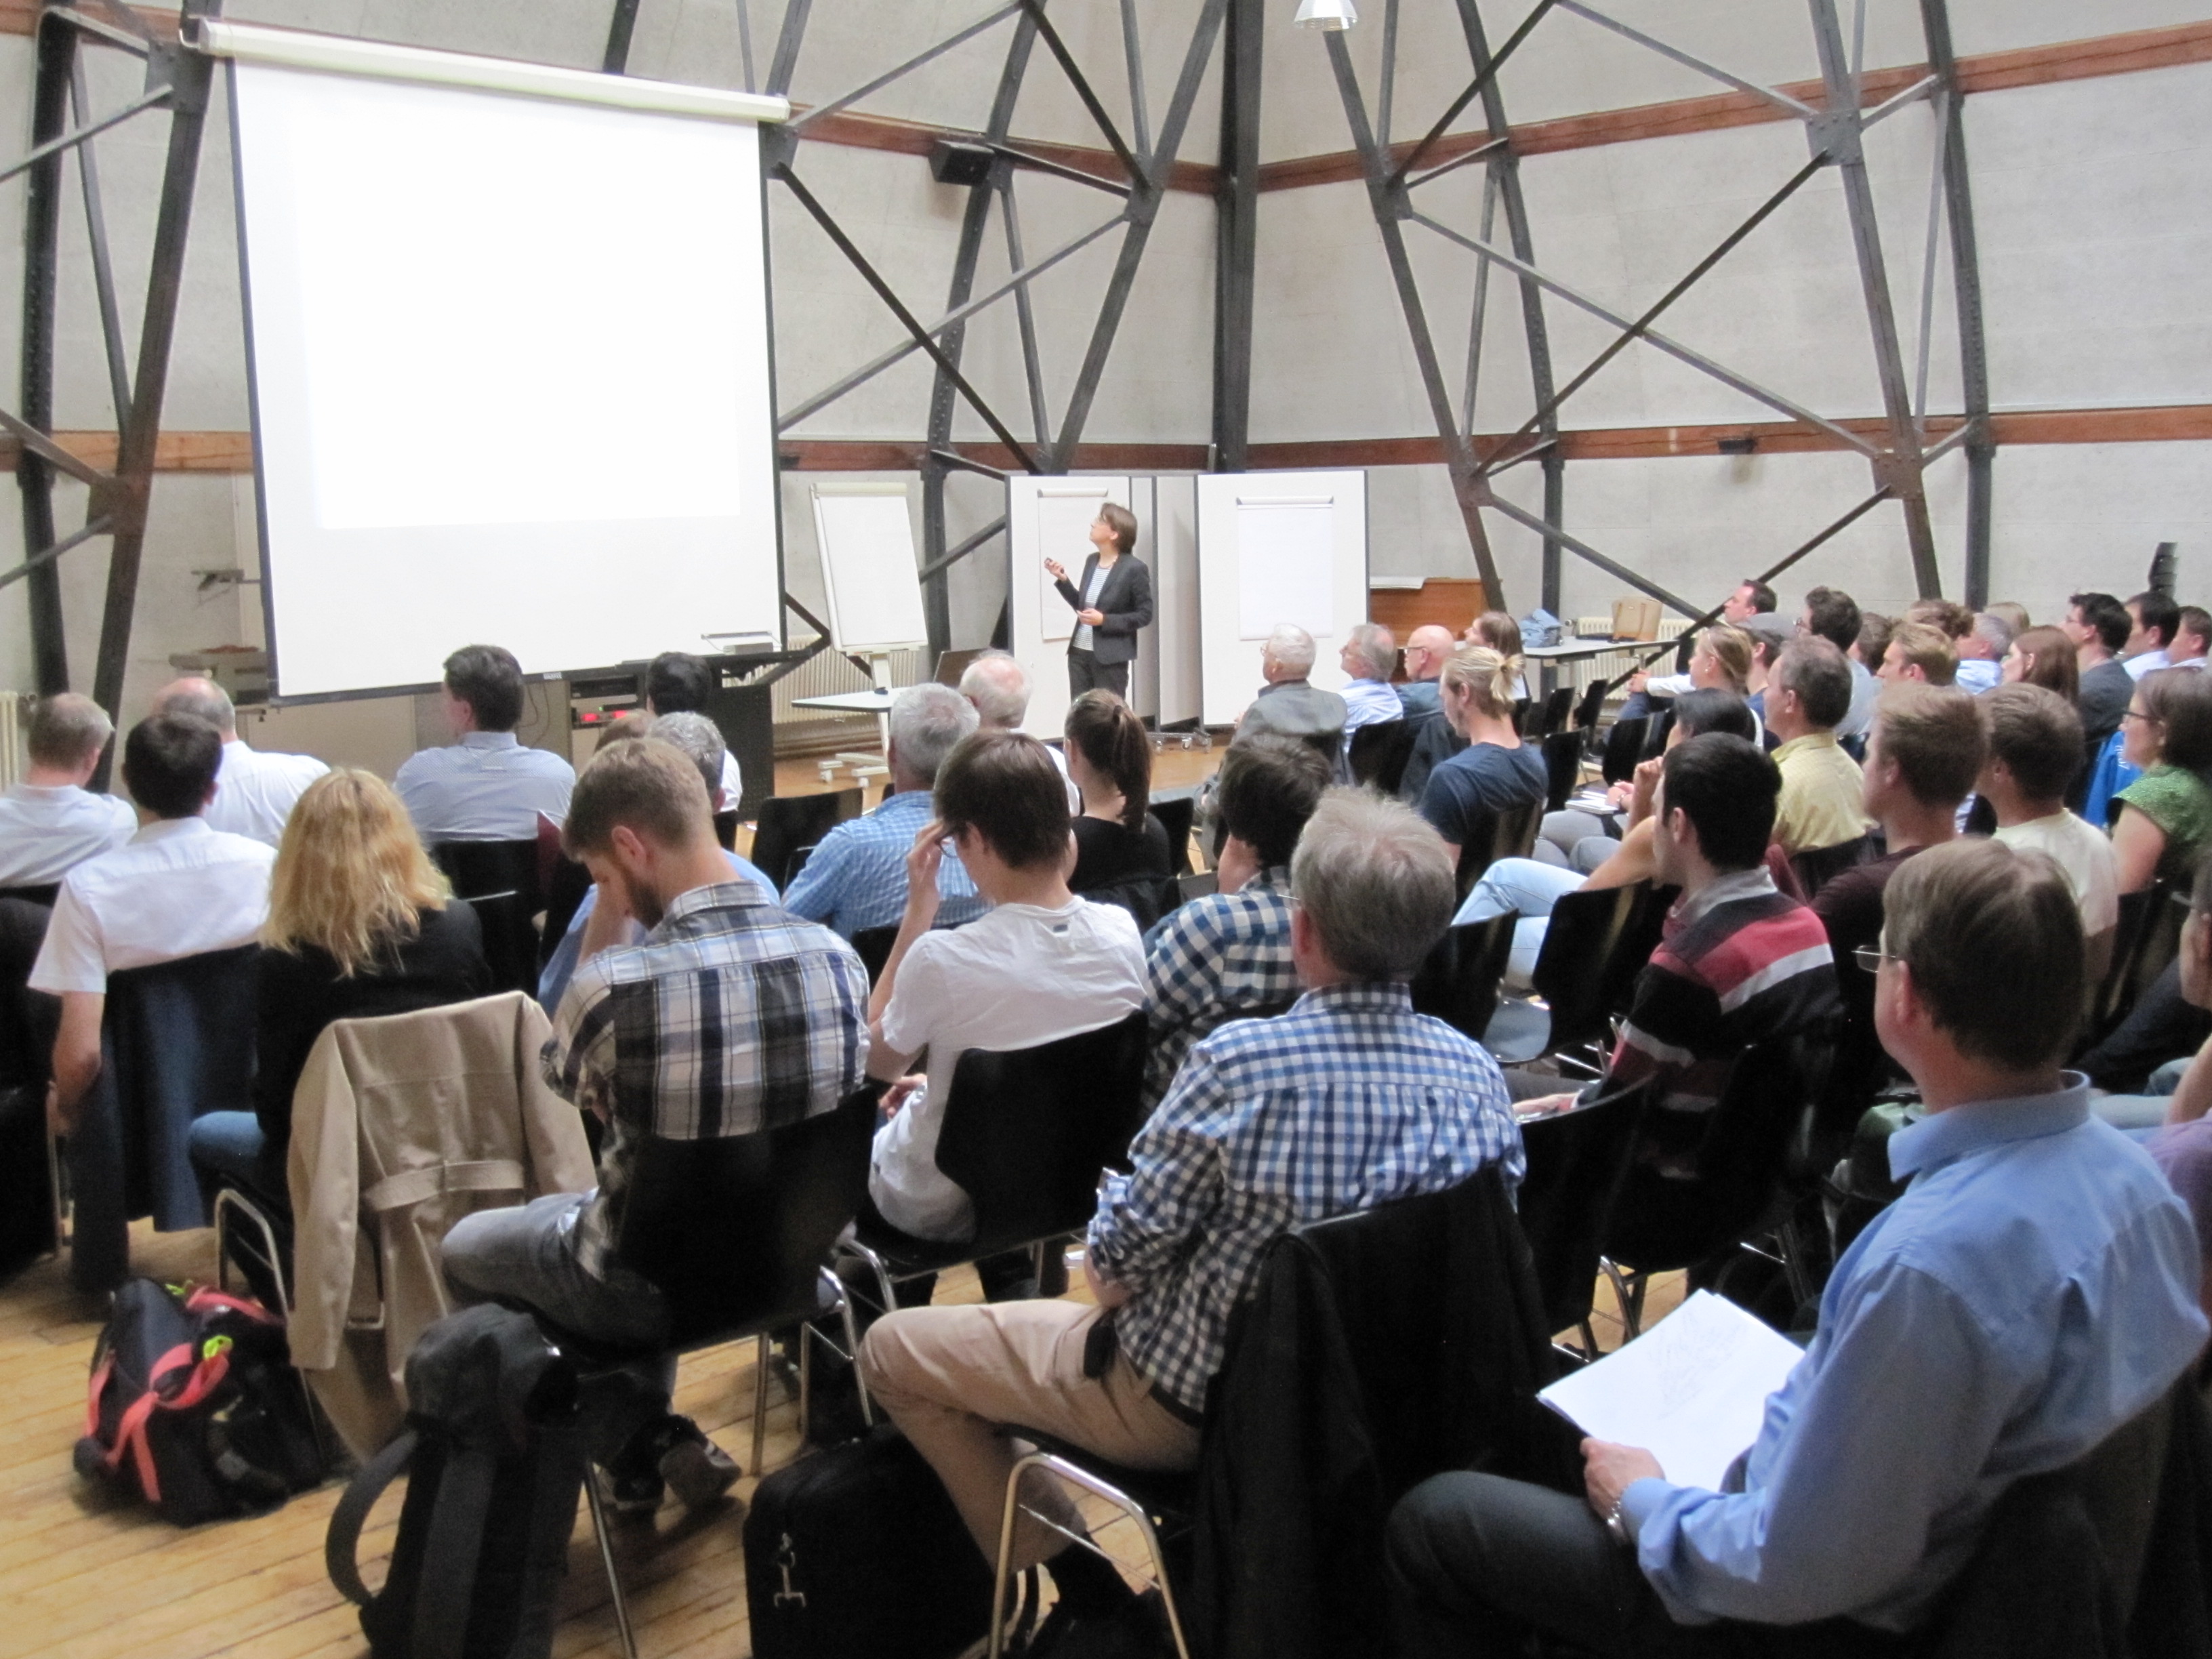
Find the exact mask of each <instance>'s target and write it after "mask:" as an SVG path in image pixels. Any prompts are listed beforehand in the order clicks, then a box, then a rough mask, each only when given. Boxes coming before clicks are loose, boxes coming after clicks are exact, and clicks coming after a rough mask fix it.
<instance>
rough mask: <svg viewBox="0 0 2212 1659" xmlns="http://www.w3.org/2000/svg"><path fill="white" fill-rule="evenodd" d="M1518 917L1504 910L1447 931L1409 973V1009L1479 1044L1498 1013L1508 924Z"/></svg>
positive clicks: (1510, 934) (1509, 932)
mask: <svg viewBox="0 0 2212 1659" xmlns="http://www.w3.org/2000/svg"><path fill="white" fill-rule="evenodd" d="M1520 920H1521V918H1520V916H1519V915H1518V914H1517V913H1516V912H1514V911H1510V910H1509V911H1507V912H1506V913H1505V914H1504V915H1502V916H1494V917H1492V919H1491V920H1490V921H1474V922H1468V923H1465V924H1463V925H1462V926H1460V927H1454V928H1451V929H1450V930H1449V931H1448V932H1447V933H1445V934H1444V936H1443V938H1442V939H1438V940H1437V943H1436V946H1435V948H1434V949H1432V950H1431V951H1430V952H1429V955H1428V959H1427V960H1426V961H1425V962H1424V963H1422V964H1421V969H1420V971H1419V973H1418V974H1416V975H1414V976H1413V1008H1414V1012H1417V1013H1423V1014H1433V1015H1435V1016H1436V1017H1437V1018H1438V1019H1440V1020H1442V1021H1443V1022H1444V1024H1447V1025H1449V1026H1450V1027H1451V1028H1452V1029H1453V1030H1455V1031H1460V1032H1463V1033H1464V1034H1465V1035H1467V1036H1471V1037H1473V1038H1474V1040H1475V1041H1476V1042H1480V1041H1481V1040H1482V1035H1483V1033H1484V1032H1485V1031H1486V1030H1489V1029H1490V1020H1491V1016H1492V1015H1493V1014H1495V1013H1496V1012H1498V983H1499V981H1502V980H1503V979H1504V977H1505V963H1506V958H1507V957H1510V955H1511V954H1512V951H1513V927H1514V924H1515V923H1516V922H1517V921H1520Z"/></svg>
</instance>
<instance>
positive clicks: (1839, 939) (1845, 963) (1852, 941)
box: [1813, 682, 2101, 1080]
mask: <svg viewBox="0 0 2212 1659" xmlns="http://www.w3.org/2000/svg"><path fill="white" fill-rule="evenodd" d="M1990 696H1996V693H1995V692H1992V693H1990ZM1983 731H1984V726H1983V721H1982V718H1981V716H1980V714H1978V713H1977V711H1976V708H1975V699H1974V698H1973V697H1972V696H1971V695H1969V694H1968V693H1966V692H1965V691H1962V690H1960V689H1959V688H1958V687H1957V686H1954V685H1918V684H1911V683H1910V682H1905V683H1902V684H1895V685H1892V686H1889V687H1887V689H1886V690H1884V691H1883V693H1882V698H1881V702H1880V703H1878V704H1876V705H1875V716H1874V729H1873V730H1872V731H1871V732H1869V733H1868V735H1867V757H1866V766H1865V769H1864V770H1865V777H1866V783H1865V794H1864V797H1863V805H1864V806H1865V809H1866V811H1867V812H1868V814H1869V816H1870V817H1873V818H1874V820H1875V823H1878V824H1879V825H1880V826H1881V833H1882V847H1883V853H1882V856H1881V857H1880V858H1878V859H1874V860H1869V862H1867V863H1865V864H1860V865H1855V866H1852V867H1851V868H1850V869H1849V870H1845V871H1844V872H1842V873H1841V874H1839V875H1837V876H1834V877H1832V878H1830V879H1829V881H1828V882H1827V883H1826V884H1825V885H1823V886H1822V887H1821V889H1820V892H1819V893H1818V894H1816V895H1815V896H1814V899H1813V910H1814V914H1815V915H1818V916H1819V917H1820V924H1821V926H1822V927H1825V928H1826V930H1827V934H1828V948H1829V950H1830V951H1831V952H1832V953H1833V955H1834V957H1835V962H1836V980H1837V984H1838V988H1839V989H1840V991H1841V994H1842V996H1843V1003H1844V1012H1846V1013H1847V1014H1848V1015H1849V1016H1850V1018H1851V1020H1852V1021H1853V1022H1854V1027H1855V1030H1856V1033H1857V1036H1859V1037H1861V1038H1862V1039H1864V1040H1865V1042H1867V1043H1868V1044H1869V1045H1870V1044H1871V1042H1872V1033H1873V1029H1874V1025H1873V1022H1874V975H1872V974H1870V973H1869V972H1868V971H1867V969H1865V968H1863V966H1862V965H1861V964H1860V963H1859V960H1858V957H1857V952H1858V951H1860V950H1861V949H1863V947H1865V946H1868V945H1874V944H1875V943H1876V942H1878V941H1879V940H1880V939H1881V904H1882V894H1883V893H1884V892H1885V891H1886V890H1887V888H1888V886H1889V881H1890V878H1891V877H1892V876H1893V875H1895V874H1896V873H1897V872H1898V870H1899V867H1900V866H1903V864H1904V863H1905V860H1907V859H1910V858H1913V857H1915V856H1917V854H1920V853H1922V852H1923V851H1925V850H1926V849H1927V848H1930V847H1941V846H1942V845H1943V844H1944V843H1945V842H1949V841H1953V840H1955V839H1956V838H1957V836H1958V833H1959V808H1960V805H1961V804H1962V803H1963V802H1964V801H1965V800H1966V797H1967V796H1968V795H1969V794H1971V793H1972V792H1973V788H1974V781H1975V776H1976V775H1977V774H1978V773H1980V772H1982V771H1983V770H1984V768H1983V760H1982V757H1983V755H1984V738H1983ZM2100 839H2101V837H2100ZM1859 1058H1862V1059H1864V1060H1869V1061H1871V1060H1875V1059H1876V1058H1878V1056H1876V1055H1875V1054H1874V1053H1873V1050H1872V1048H1871V1047H1870V1046H1869V1047H1867V1048H1863V1049H1862V1051H1861V1053H1860V1055H1859ZM1869 1080H1871V1079H1869Z"/></svg>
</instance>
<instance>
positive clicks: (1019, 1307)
mask: <svg viewBox="0 0 2212 1659" xmlns="http://www.w3.org/2000/svg"><path fill="white" fill-rule="evenodd" d="M1098 1314H1099V1310H1097V1309H1096V1308H1091V1307H1086V1306H1085V1305H1084V1304H1081V1303H1077V1302H1045V1301H1037V1302H1006V1303H1000V1304H995V1305H991V1306H985V1307H968V1308H910V1309H904V1310H901V1311H899V1312H897V1313H894V1314H889V1315H886V1316H884V1317H883V1318H882V1319H879V1320H878V1321H877V1322H876V1323H875V1324H874V1326H873V1327H872V1328H870V1330H869V1332H868V1334H867V1336H866V1340H863V1341H862V1342H861V1344H860V1370H861V1374H862V1376H864V1377H865V1378H866V1382H867V1385H868V1392H869V1393H870V1394H872V1395H874V1396H875V1400H876V1403H877V1404H878V1405H879V1406H881V1407H883V1408H884V1412H885V1413H887V1414H888V1415H889V1416H890V1419H891V1421H893V1422H894V1423H896V1424H897V1425H899V1427H900V1429H901V1430H902V1431H904V1432H905V1435H906V1437H907V1438H908V1440H910V1441H912V1442H913V1443H914V1445H915V1449H916V1450H917V1451H919V1452H921V1455H923V1456H924V1457H926V1458H927V1459H928V1460H929V1464H930V1467H931V1468H933V1469H935V1470H936V1471H937V1474H938V1477H939V1479H940V1480H943V1481H944V1482H945V1490H946V1491H947V1492H950V1493H951V1495H952V1501H953V1503H954V1504H956V1505H957V1507H958V1509H959V1510H960V1516H961V1519H963V1521H965V1522H967V1523H968V1530H969V1532H970V1533H971V1534H974V1535H975V1544H976V1547H977V1548H979V1549H981V1551H982V1552H983V1559H985V1560H987V1561H995V1560H996V1559H998V1554H999V1520H1000V1510H1001V1509H1002V1507H1003V1506H1004V1504H1005V1503H1006V1478H1007V1476H1008V1475H1009V1474H1012V1472H1013V1467H1014V1464H1015V1462H1016V1461H1017V1460H1018V1459H1019V1458H1020V1457H1022V1456H1023V1455H1025V1454H1026V1453H1028V1452H1029V1451H1030V1449H1031V1448H1030V1446H1029V1444H1028V1443H1026V1442H1024V1441H1020V1440H1017V1439H1015V1438H1013V1437H1012V1436H1010V1435H1008V1434H1007V1433H1006V1429H1007V1428H1009V1427H1015V1428H1029V1429H1036V1430H1038V1431H1041V1432H1042V1433H1045V1434H1049V1435H1051V1436H1053V1437H1055V1438H1056V1439H1060V1440H1065V1441H1066V1442H1067V1443H1069V1444H1070V1445H1074V1446H1080V1447H1082V1448H1083V1449H1085V1451H1088V1452H1091V1453H1092V1454H1094V1455H1097V1456H1099V1457H1103V1458H1104V1459H1106V1460H1107V1461H1108V1462H1114V1463H1120V1464H1123V1465H1125V1466H1127V1467H1128V1468H1139V1469H1187V1468H1193V1467H1194V1466H1195V1465H1196V1463H1197V1462H1198V1431H1197V1430H1196V1429H1194V1428H1193V1427H1192V1426H1191V1425H1189V1424H1188V1423H1186V1422H1184V1421H1183V1420H1182V1419H1181V1418H1179V1417H1176V1415H1175V1414H1174V1413H1171V1412H1170V1411H1169V1410H1168V1409H1167V1408H1166V1407H1164V1406H1163V1405H1161V1404H1160V1402H1159V1401H1157V1400H1155V1399H1154V1398H1153V1397H1152V1385H1151V1384H1150V1383H1147V1382H1146V1380H1145V1379H1144V1377H1143V1376H1140V1375H1139V1373H1138V1371H1137V1370H1136V1369H1135V1367H1133V1366H1132V1365H1131V1364H1129V1362H1128V1360H1127V1358H1124V1357H1123V1356H1121V1355H1120V1354H1116V1355H1115V1358H1114V1364H1113V1365H1112V1366H1111V1367H1110V1368H1109V1370H1108V1371H1107V1373H1106V1375H1105V1376H1103V1377H1100V1378H1097V1379H1096V1380H1093V1379H1092V1378H1090V1377H1086V1376H1084V1374H1083V1346H1084V1340H1085V1338H1086V1337H1087V1336H1088V1335H1089V1334H1090V1332H1091V1326H1092V1325H1093V1324H1094V1323H1096V1322H1097V1318H1098ZM1023 1498H1024V1501H1025V1502H1026V1503H1031V1504H1036V1507H1037V1508H1038V1509H1040V1510H1043V1511H1044V1512H1045V1513H1046V1514H1048V1515H1050V1516H1053V1517H1054V1520H1056V1521H1057V1522H1059V1523H1060V1525H1062V1526H1064V1527H1066V1528H1068V1529H1069V1530H1070V1531H1073V1532H1076V1533H1080V1532H1082V1531H1083V1530H1084V1528H1083V1526H1082V1523H1081V1522H1080V1521H1079V1519H1078V1518H1077V1516H1076V1513H1075V1509H1074V1506H1073V1504H1071V1503H1070V1502H1069V1501H1068V1500H1067V1498H1066V1496H1065V1494H1064V1493H1063V1492H1061V1491H1060V1486H1059V1484H1058V1483H1057V1482H1055V1481H1053V1480H1048V1479H1046V1478H1044V1477H1042V1476H1037V1475H1035V1474H1032V1475H1031V1477H1030V1479H1029V1480H1027V1481H1025V1482H1024V1486H1023ZM1065 1545H1066V1540H1065V1539H1063V1538H1061V1537H1060V1535H1059V1534H1056V1533H1054V1531H1053V1530H1052V1529H1051V1528H1049V1527H1048V1526H1046V1525H1044V1524H1043V1523H1042V1522H1039V1521H1037V1520H1036V1519H1035V1518H1034V1517H1033V1516H1028V1515H1026V1514H1024V1515H1022V1516H1019V1517H1018V1519H1017V1521H1016V1522H1015V1528H1014V1552H1013V1565H1014V1566H1015V1568H1017V1569H1019V1568H1022V1567H1027V1566H1031V1565H1035V1564H1036V1563H1037V1562H1039V1561H1042V1560H1044V1559H1047V1558H1048V1557H1050V1556H1052V1555H1054V1554H1056V1553H1059V1551H1060V1549H1061V1548H1063V1547H1065Z"/></svg>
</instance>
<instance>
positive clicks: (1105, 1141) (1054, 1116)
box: [852, 1012, 1145, 1309]
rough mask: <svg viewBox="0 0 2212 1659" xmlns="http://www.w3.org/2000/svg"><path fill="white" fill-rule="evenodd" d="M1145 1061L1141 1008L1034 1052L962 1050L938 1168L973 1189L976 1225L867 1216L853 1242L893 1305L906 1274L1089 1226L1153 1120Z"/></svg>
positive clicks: (940, 1143) (1043, 1240) (917, 1276)
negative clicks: (970, 1228) (941, 1239)
mask: <svg viewBox="0 0 2212 1659" xmlns="http://www.w3.org/2000/svg"><path fill="white" fill-rule="evenodd" d="M1144 1069H1145V1016H1144V1015H1143V1014H1142V1013H1141V1012H1138V1013H1133V1014H1130V1015H1129V1016H1128V1017H1127V1018H1123V1019H1119V1020H1116V1021H1115V1023H1114V1024H1111V1025H1104V1026H1101V1027H1099V1028H1098V1029H1097V1030H1092V1031H1085V1032H1081V1033H1079V1034H1078V1035H1077V1036H1067V1037H1061V1038H1060V1039H1059V1040H1058V1041H1056V1042H1045V1043H1040V1044H1038V1045H1037V1046H1036V1048H1016V1049H1011V1050H1008V1051H1006V1052H1005V1053H993V1052H991V1051H989V1050H987V1049H982V1048H971V1049H969V1051H968V1052H967V1053H966V1054H963V1055H961V1057H960V1064H959V1065H958V1066H957V1067H956V1068H955V1069H954V1071H953V1073H952V1090H951V1099H949V1100H948V1101H947V1102H946V1103H945V1121H944V1123H943V1125H942V1127H940V1128H939V1132H938V1137H937V1168H938V1170H939V1173H940V1174H941V1175H943V1176H945V1179H946V1180H947V1181H950V1182H952V1183H953V1184H954V1185H955V1186H957V1187H958V1188H960V1189H961V1191H963V1192H964V1193H965V1194H968V1201H969V1205H970V1206H971V1207H972V1208H973V1210H974V1212H975V1232H974V1234H973V1236H972V1237H969V1239H968V1240H966V1241H965V1242H963V1243H936V1242H933V1241H931V1240H927V1239H920V1238H915V1237H911V1236H910V1235H908V1234H906V1233H902V1232H900V1231H897V1230H896V1229H895V1228H893V1227H891V1226H890V1225H889V1224H888V1223H885V1222H884V1220H883V1218H881V1217H880V1216H877V1215H874V1214H872V1212H868V1213H863V1215H862V1216H861V1218H860V1222H859V1224H858V1225H856V1226H855V1227H854V1237H853V1240H852V1242H853V1243H854V1245H855V1246H856V1247H857V1249H858V1251H859V1253H860V1255H861V1257H862V1258H863V1259H864V1260H865V1261H866V1262H867V1264H868V1266H869V1267H870V1269H871V1270H872V1272H873V1273H874V1274H875V1278H876V1285H877V1288H878V1291H880V1292H881V1293H882V1297H883V1302H882V1305H883V1306H884V1308H886V1309H889V1308H893V1307H896V1306H897V1305H898V1303H897V1291H896V1286H897V1285H898V1284H899V1282H900V1281H901V1280H903V1279H920V1278H921V1277H923V1276H924V1275H925V1274H929V1273H942V1272H943V1271H945V1269H946V1268H948V1267H958V1266H959V1265H961V1264H962V1263H963V1262H968V1261H977V1260H979V1259H981V1257H984V1256H987V1255H1001V1254H1004V1253H1005V1252H1006V1251H1009V1250H1018V1249H1032V1250H1034V1249H1038V1248H1039V1247H1040V1246H1042V1244H1043V1243H1046V1242H1047V1241H1048V1240H1052V1239H1056V1238H1059V1237H1062V1236H1063V1235H1065V1234H1067V1233H1072V1232H1079V1231H1082V1230H1083V1228H1084V1227H1085V1225H1087V1224H1088V1223H1089V1221H1090V1219H1091V1213H1092V1212H1093V1211H1095V1210H1096V1209H1097V1202H1098V1182H1099V1179H1100V1177H1101V1176H1103V1174H1104V1173H1105V1171H1106V1170H1109V1169H1110V1168H1123V1167H1126V1166H1127V1161H1128V1156H1129V1143H1130V1141H1132V1140H1133V1139H1135V1138H1136V1133H1137V1131H1138V1130H1139V1128H1141V1127H1144V1121H1145V1109H1144V1100H1143V1085H1144Z"/></svg>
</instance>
